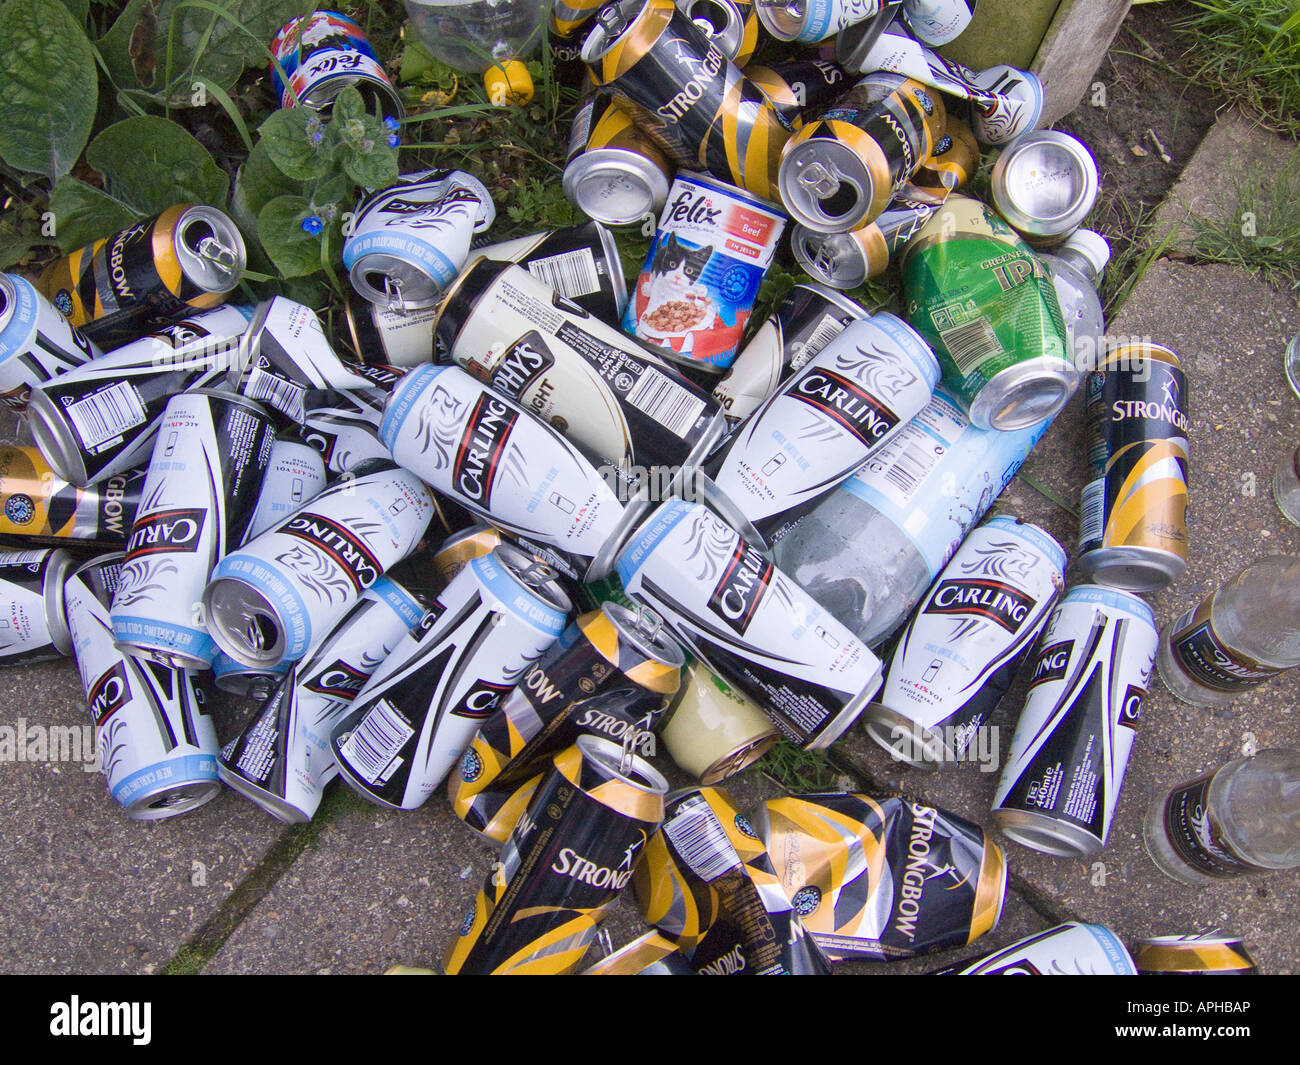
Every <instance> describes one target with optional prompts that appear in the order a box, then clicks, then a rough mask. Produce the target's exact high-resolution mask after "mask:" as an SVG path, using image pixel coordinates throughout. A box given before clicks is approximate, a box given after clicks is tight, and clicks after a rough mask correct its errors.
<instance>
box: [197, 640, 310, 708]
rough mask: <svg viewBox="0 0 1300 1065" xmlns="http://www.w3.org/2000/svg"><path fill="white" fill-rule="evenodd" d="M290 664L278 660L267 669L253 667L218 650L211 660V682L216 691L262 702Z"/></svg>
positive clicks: (280, 679) (283, 675)
mask: <svg viewBox="0 0 1300 1065" xmlns="http://www.w3.org/2000/svg"><path fill="white" fill-rule="evenodd" d="M292 666H293V663H292V662H278V663H276V664H275V665H274V666H271V667H269V668H267V669H261V668H254V667H252V666H246V665H244V663H243V662H236V661H235V660H234V659H233V658H231V657H230V656H229V655H227V654H223V653H222V652H221V651H218V652H217V656H216V658H214V659H213V660H212V683H213V684H214V685H215V686H216V688H217V690H218V691H223V692H229V693H230V694H231V695H238V696H239V697H240V698H242V699H256V700H257V701H258V702H259V703H262V702H265V701H266V700H267V699H269V698H270V697H271V693H272V692H273V691H274V690H275V688H276V686H277V685H279V683H280V682H281V681H282V680H284V678H285V677H286V676H287V675H288V673H289V670H290V668H291V667H292Z"/></svg>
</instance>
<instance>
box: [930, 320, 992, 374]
mask: <svg viewBox="0 0 1300 1065" xmlns="http://www.w3.org/2000/svg"><path fill="white" fill-rule="evenodd" d="M939 336H940V337H941V338H942V339H943V343H944V347H946V348H947V349H948V354H949V355H951V356H952V361H953V362H955V363H956V364H957V371H958V373H961V374H962V375H965V374H968V373H970V372H971V371H972V370H973V369H975V367H977V366H978V365H979V364H980V363H981V362H983V361H984V360H985V359H989V358H992V357H994V356H996V355H1002V354H1004V352H1003V349H1002V342H1001V341H1000V340H998V336H997V334H996V333H995V332H993V327H992V326H991V325H989V323H988V321H987V320H986V319H984V318H976V319H975V320H974V321H972V322H967V323H966V324H965V325H959V326H955V327H954V328H952V329H946V330H944V331H943V332H941V333H940V334H939Z"/></svg>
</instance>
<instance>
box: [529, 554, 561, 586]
mask: <svg viewBox="0 0 1300 1065" xmlns="http://www.w3.org/2000/svg"><path fill="white" fill-rule="evenodd" d="M558 576H559V574H558V573H556V572H555V570H554V569H552V568H551V567H550V566H548V565H547V564H546V563H545V562H542V561H541V560H539V559H536V558H535V559H532V560H531V561H530V562H529V563H528V565H527V566H525V567H524V568H523V569H522V570H520V571H519V579H520V580H521V581H523V582H524V583H525V584H526V585H528V587H529V588H539V587H541V586H542V585H543V584H549V583H550V582H551V581H553V580H555V579H556V578H557V577H558Z"/></svg>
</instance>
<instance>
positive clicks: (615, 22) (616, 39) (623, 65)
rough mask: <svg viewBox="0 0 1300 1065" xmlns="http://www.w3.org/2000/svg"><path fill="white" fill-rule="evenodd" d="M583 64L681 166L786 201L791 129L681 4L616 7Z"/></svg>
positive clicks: (626, 0) (591, 39)
mask: <svg viewBox="0 0 1300 1065" xmlns="http://www.w3.org/2000/svg"><path fill="white" fill-rule="evenodd" d="M582 60H583V62H584V63H586V64H587V65H588V66H590V67H591V69H592V71H593V72H594V73H595V77H596V81H597V82H598V83H599V84H601V85H603V86H605V87H606V88H608V89H609V90H610V92H612V93H613V95H614V98H615V99H616V100H617V101H618V102H619V104H620V105H621V106H624V107H626V108H628V109H629V110H630V111H631V112H633V113H634V114H635V115H636V116H637V117H638V118H639V119H640V120H641V121H642V124H643V126H644V128H645V130H646V132H647V133H648V134H649V135H650V136H651V137H653V138H654V139H655V141H656V142H657V143H658V144H659V146H660V147H661V148H663V149H664V151H665V152H666V153H667V155H668V156H669V158H670V159H672V161H673V162H674V163H675V164H676V165H677V166H680V167H685V168H686V169H688V170H700V169H703V170H707V171H708V172H709V173H710V174H713V175H714V176H715V177H719V178H721V179H722V180H723V181H726V182H730V183H731V184H733V185H739V186H740V187H741V188H743V189H745V190H746V191H748V192H751V193H753V194H754V195H755V196H759V197H762V198H763V199H765V200H775V199H777V191H776V172H777V164H778V161H779V159H780V154H781V148H782V147H783V146H784V145H785V142H786V140H787V139H788V138H789V136H790V133H789V131H788V130H787V129H786V127H785V125H784V123H783V122H782V121H781V116H780V115H779V114H778V113H777V111H776V109H775V108H774V107H773V106H772V105H771V104H770V103H769V102H768V99H767V97H766V96H765V95H764V94H763V91H762V90H761V89H760V88H759V87H758V86H757V85H755V84H754V83H753V82H751V81H750V80H749V79H748V78H746V77H745V75H744V74H743V73H742V72H741V70H740V68H739V67H738V66H736V64H735V63H733V62H731V61H730V60H729V59H728V58H727V56H726V54H725V53H724V52H723V51H722V49H721V48H720V47H718V45H717V44H715V43H714V42H713V41H712V40H711V39H710V38H709V36H708V35H707V34H706V33H705V32H704V30H702V29H701V28H700V27H699V26H697V25H696V24H695V23H694V22H692V21H691V19H690V17H689V16H688V15H686V13H685V12H683V11H679V10H678V9H677V8H676V7H675V6H674V5H673V0H649V2H648V3H647V2H644V0H617V2H614V3H610V4H608V5H607V6H606V7H604V8H602V9H601V11H600V13H599V14H598V15H597V16H596V25H595V27H594V28H593V29H592V31H591V32H590V33H589V34H588V36H587V40H586V43H585V44H584V45H583V46H582Z"/></svg>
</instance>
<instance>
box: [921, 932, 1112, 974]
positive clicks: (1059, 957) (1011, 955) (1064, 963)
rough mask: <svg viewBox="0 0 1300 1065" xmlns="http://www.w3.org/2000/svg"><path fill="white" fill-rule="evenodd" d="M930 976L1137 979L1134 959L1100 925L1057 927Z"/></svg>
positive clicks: (938, 970) (937, 971) (939, 970)
mask: <svg viewBox="0 0 1300 1065" xmlns="http://www.w3.org/2000/svg"><path fill="white" fill-rule="evenodd" d="M929 975H931V976H1136V975H1137V968H1136V967H1135V966H1134V964H1133V958H1132V957H1131V956H1130V955H1129V952H1128V951H1127V950H1126V949H1125V948H1124V944H1123V943H1121V942H1120V941H1119V939H1118V938H1116V936H1115V933H1114V932H1112V931H1111V930H1110V929H1109V928H1106V927H1105V926H1104V925H1099V924H1079V923H1078V922H1071V923H1070V924H1062V925H1057V926H1056V927H1055V928H1049V929H1048V930H1047V931H1046V932H1039V933H1038V934H1037V935H1033V936H1028V937H1027V938H1025V939H1021V940H1018V941H1017V942H1015V943H1012V944H1011V946H1009V947H1004V948H1003V949H1002V950H998V951H994V952H993V953H992V954H985V955H983V956H982V957H979V958H972V959H970V960H969V961H965V962H960V963H958V964H957V965H953V966H949V967H948V968H944V969H936V970H935V971H934V972H932V973H930V974H929Z"/></svg>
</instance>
